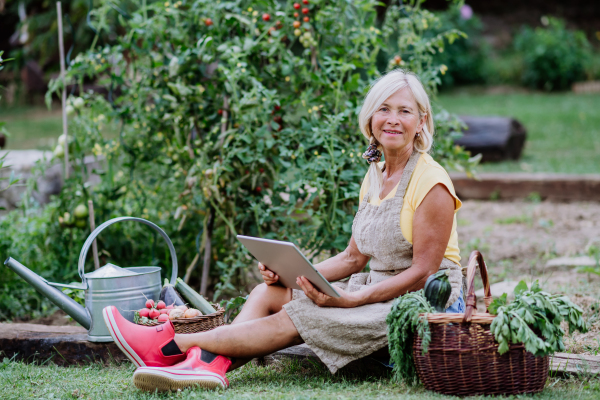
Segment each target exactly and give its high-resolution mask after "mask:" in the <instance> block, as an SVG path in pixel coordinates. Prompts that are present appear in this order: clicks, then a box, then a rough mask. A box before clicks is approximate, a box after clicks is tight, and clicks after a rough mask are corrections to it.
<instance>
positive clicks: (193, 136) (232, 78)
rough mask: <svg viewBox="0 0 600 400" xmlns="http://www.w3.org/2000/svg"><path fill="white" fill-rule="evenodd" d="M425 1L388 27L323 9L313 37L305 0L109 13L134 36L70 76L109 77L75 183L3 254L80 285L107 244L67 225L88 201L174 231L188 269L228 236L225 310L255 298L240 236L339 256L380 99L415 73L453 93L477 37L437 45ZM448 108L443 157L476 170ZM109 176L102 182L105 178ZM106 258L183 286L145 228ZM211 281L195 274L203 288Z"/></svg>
mask: <svg viewBox="0 0 600 400" xmlns="http://www.w3.org/2000/svg"><path fill="white" fill-rule="evenodd" d="M421 3H422V2H421V1H412V2H407V3H406V4H403V5H402V6H400V7H398V6H390V7H389V8H388V9H387V14H386V15H385V18H384V20H380V21H378V20H377V19H376V16H377V14H376V12H375V9H374V7H375V6H376V5H377V4H378V3H377V2H376V1H373V0H359V1H352V2H349V1H344V0H334V1H327V2H326V1H323V0H315V1H310V3H309V4H308V5H306V6H305V5H303V6H302V7H306V8H308V9H309V11H308V14H306V16H308V17H309V22H301V26H300V28H298V29H299V32H295V29H296V28H295V27H294V26H293V23H294V21H302V18H303V17H304V16H305V14H303V13H302V11H301V10H298V11H296V10H295V9H294V7H293V2H292V1H272V0H261V1H248V0H235V1H220V0H217V1H208V0H196V1H177V2H176V3H171V2H162V1H161V2H148V3H147V4H146V5H143V4H142V5H141V6H140V7H138V8H136V9H134V10H132V11H131V12H130V13H128V14H126V13H123V12H119V11H117V10H115V8H114V7H113V4H112V2H111V1H101V2H100V5H99V7H98V8H97V9H96V10H95V11H94V16H95V18H96V20H97V21H108V20H111V19H114V20H116V21H118V26H117V27H115V26H111V25H109V24H101V23H98V24H97V25H96V29H97V30H98V32H99V37H102V36H103V35H109V34H114V33H115V32H117V33H119V34H118V37H117V38H116V39H115V41H114V44H112V45H107V46H103V47H101V46H95V47H94V48H92V49H90V50H89V51H86V52H83V53H80V54H78V55H77V56H76V57H75V58H74V59H73V61H72V62H71V64H70V65H69V69H68V72H67V78H66V79H67V83H77V84H82V83H83V81H84V80H94V81H96V82H97V83H98V84H100V85H102V86H104V87H105V88H106V89H107V91H108V96H106V97H105V96H102V95H100V94H98V93H91V92H90V93H86V94H84V95H83V96H82V97H83V100H84V103H83V105H81V104H78V102H79V100H78V101H75V100H74V99H72V100H73V101H71V102H70V103H71V107H72V110H73V111H74V114H73V115H72V116H71V118H70V120H69V131H70V134H72V135H73V136H74V138H73V141H72V142H71V143H70V145H69V146H70V153H71V154H70V156H71V159H72V160H73V164H74V173H73V174H72V176H71V178H70V179H68V180H67V181H66V182H65V185H64V188H63V190H62V193H61V194H60V196H58V197H57V198H56V199H55V200H54V201H53V202H52V203H51V204H50V205H49V206H47V207H46V208H45V209H43V210H41V209H38V208H36V207H35V206H34V205H33V203H32V202H31V200H30V197H27V198H26V200H25V201H24V203H23V210H20V211H18V212H15V213H13V214H11V215H10V216H9V217H8V218H6V219H5V220H3V221H2V222H0V224H1V225H2V226H1V227H0V229H1V231H2V232H3V233H2V234H1V236H2V239H1V240H0V253H2V254H5V255H6V254H10V255H12V256H14V257H15V258H17V259H19V260H20V261H22V262H23V264H25V265H27V266H29V267H30V268H32V269H33V270H34V271H36V272H38V273H40V274H42V275H43V276H44V277H46V278H47V279H48V280H56V281H69V280H76V279H77V277H76V274H75V270H76V267H75V265H76V262H75V261H76V258H77V254H78V253H79V251H80V249H81V245H82V243H83V240H84V239H85V237H86V236H87V234H88V233H89V231H88V230H87V229H85V228H84V229H80V228H76V227H65V226H61V225H60V223H59V222H58V217H59V216H62V215H63V214H64V213H65V212H72V210H73V209H74V207H75V206H76V205H77V204H79V203H82V202H85V201H87V200H88V199H91V200H93V201H94V204H95V207H96V220H97V223H100V222H103V221H105V220H107V219H109V218H112V217H117V216H123V215H133V216H139V217H143V218H147V219H149V220H151V221H154V222H156V223H158V224H159V225H161V226H162V227H163V228H164V229H165V230H166V232H167V233H168V234H169V236H170V237H171V238H172V240H173V242H174V244H175V247H176V249H177V251H178V259H179V265H180V269H183V268H184V267H187V266H189V265H190V263H191V262H192V259H193V258H194V257H195V256H196V255H197V254H198V253H200V254H204V247H205V243H206V242H207V237H208V236H210V237H211V244H212V250H211V257H210V260H211V264H210V293H211V294H212V296H214V298H221V297H227V296H230V295H237V294H240V292H241V293H244V292H245V291H247V289H248V287H247V285H248V283H249V282H251V281H252V279H253V278H252V274H251V273H250V272H249V267H250V266H251V265H252V264H253V262H252V258H251V257H250V256H249V255H248V254H247V253H246V252H245V250H244V249H243V248H242V247H241V245H239V244H238V242H237V240H236V238H235V236H236V234H246V235H253V236H261V237H266V238H278V239H283V240H290V241H293V242H295V243H297V244H298V245H299V246H301V247H302V248H303V249H305V250H306V251H307V252H309V253H310V254H311V256H313V257H314V256H317V255H319V254H322V253H323V252H325V253H326V254H335V253H337V252H338V251H340V250H342V249H343V248H345V246H346V244H347V242H348V240H349V238H350V235H351V227H352V220H353V217H354V213H355V211H356V209H357V204H358V201H357V196H358V192H359V187H360V180H361V179H362V177H363V176H364V174H365V172H366V169H367V165H366V164H365V163H364V162H363V160H362V159H361V157H360V155H361V153H362V152H363V151H364V149H365V146H366V141H365V140H364V139H363V138H362V135H361V134H360V131H359V128H358V126H357V120H358V113H359V111H360V107H361V103H362V100H363V98H364V95H365V94H366V91H367V90H368V87H369V85H370V84H371V83H372V82H373V81H374V80H375V79H376V78H377V77H379V76H380V75H381V74H382V73H384V72H385V71H386V70H390V69H393V68H397V67H402V68H407V69H410V70H411V71H414V72H416V73H417V74H419V76H420V78H421V80H422V82H423V84H424V86H425V87H426V88H427V90H428V91H429V92H430V94H431V95H435V93H436V88H437V86H438V85H439V84H440V76H441V74H442V73H443V72H444V71H445V70H446V67H445V66H443V65H440V64H438V63H436V62H435V61H434V59H433V55H434V54H436V53H437V52H439V51H440V50H441V49H442V48H443V47H444V45H445V44H446V43H447V42H448V41H454V40H455V39H457V38H458V37H460V36H461V33H460V32H459V31H457V30H454V29H450V30H448V31H443V32H440V31H436V32H435V33H434V34H429V33H431V32H433V31H432V29H438V28H439V27H440V22H439V19H438V17H436V16H435V15H434V14H433V13H431V12H429V11H427V10H424V9H422V8H421ZM294 12H299V13H300V14H299V16H298V17H295V16H294ZM265 13H267V14H269V16H270V18H262V16H263V14H265ZM209 19H210V21H209ZM298 33H299V34H300V36H297V34H298ZM300 38H302V40H300ZM98 42H99V41H98ZM395 56H400V57H401V60H402V61H400V62H398V61H395V60H397V59H395ZM378 66H379V67H378ZM61 90H62V81H60V80H55V81H52V82H51V84H50V90H49V92H48V95H47V98H48V99H50V98H51V96H52V95H53V94H55V93H57V94H58V93H60V92H61ZM436 111H437V113H436V114H437V119H436V125H437V128H436V129H437V137H436V144H435V147H434V149H433V156H434V158H436V159H437V160H438V161H440V162H441V163H442V164H443V165H445V166H446V167H448V168H453V169H466V170H467V171H468V172H470V171H471V168H472V167H473V166H474V164H475V163H476V159H471V158H470V156H469V154H468V153H465V152H464V151H463V150H462V149H461V148H459V147H456V146H454V145H453V144H452V138H453V136H454V135H457V134H456V133H451V132H453V131H459V130H460V124H459V123H458V122H457V121H456V120H455V119H454V118H453V117H451V116H450V115H448V113H446V112H443V110H436ZM111 131H113V132H114V131H116V132H118V135H116V136H117V137H116V138H115V137H114V135H113V136H111V135H109V134H107V132H111ZM91 154H93V155H94V156H95V157H96V158H97V160H98V163H99V165H100V167H99V168H96V169H95V170H93V171H90V170H87V168H86V167H85V164H84V158H85V157H86V155H87V156H89V155H91ZM45 167H46V166H45V165H44V164H40V165H39V166H38V168H39V170H40V173H41V172H42V171H43V169H44V168H45ZM92 175H94V176H97V177H99V183H97V184H95V185H92V184H91V183H90V182H89V179H90V177H91V176H92ZM30 186H31V187H30V192H31V191H33V190H35V187H34V185H33V183H31V182H30ZM23 227H27V228H26V229H24V228H23ZM17 230H18V232H26V233H25V234H21V233H18V232H17ZM99 247H100V249H102V250H103V253H102V254H103V262H108V261H113V262H115V263H116V264H117V265H120V266H133V265H148V264H152V265H162V266H164V267H165V273H169V271H168V268H169V267H168V265H169V263H168V258H167V257H168V254H167V252H166V251H165V246H164V244H163V243H160V241H156V240H154V239H153V236H152V234H151V232H148V230H147V229H145V228H144V227H143V226H142V227H139V226H136V225H134V224H131V223H125V224H124V225H123V226H114V227H111V228H110V229H109V230H108V232H107V233H103V234H102V235H101V239H100V243H99ZM90 264H91V262H90ZM200 269H201V266H199V267H196V269H195V270H193V271H190V272H191V273H190V276H191V279H190V283H191V284H192V286H196V287H198V283H199V279H200V274H199V272H198V271H199V270H200ZM180 275H183V272H180ZM0 285H2V286H3V287H4V288H5V289H7V290H8V292H7V290H5V291H3V293H5V294H4V295H2V296H3V297H0V307H1V310H2V312H3V315H2V317H3V318H11V317H14V316H19V315H23V314H31V313H32V312H36V311H39V310H43V309H44V307H46V303H45V302H44V300H43V299H41V298H40V297H39V296H38V295H37V294H35V293H34V292H33V290H32V289H29V288H28V287H27V285H26V284H24V283H23V282H21V281H20V280H19V278H18V277H16V276H14V274H12V273H5V274H3V275H2V276H0Z"/></svg>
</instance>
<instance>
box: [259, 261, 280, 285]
mask: <svg viewBox="0 0 600 400" xmlns="http://www.w3.org/2000/svg"><path fill="white" fill-rule="evenodd" d="M258 269H259V270H260V274H261V275H262V278H263V280H264V281H265V283H266V284H267V285H273V284H275V283H277V281H279V275H277V274H276V273H275V272H273V271H271V270H270V269H268V268H267V267H265V266H264V265H263V264H262V263H258Z"/></svg>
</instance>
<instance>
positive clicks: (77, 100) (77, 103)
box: [73, 97, 85, 109]
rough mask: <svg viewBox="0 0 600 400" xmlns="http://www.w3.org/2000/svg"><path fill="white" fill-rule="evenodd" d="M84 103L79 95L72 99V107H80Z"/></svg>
mask: <svg viewBox="0 0 600 400" xmlns="http://www.w3.org/2000/svg"><path fill="white" fill-rule="evenodd" d="M84 105H85V101H83V99H82V98H81V97H75V98H74V99H73V107H75V108H78V109H79V108H82V107H83V106H84Z"/></svg>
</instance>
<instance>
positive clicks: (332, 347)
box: [104, 70, 464, 390]
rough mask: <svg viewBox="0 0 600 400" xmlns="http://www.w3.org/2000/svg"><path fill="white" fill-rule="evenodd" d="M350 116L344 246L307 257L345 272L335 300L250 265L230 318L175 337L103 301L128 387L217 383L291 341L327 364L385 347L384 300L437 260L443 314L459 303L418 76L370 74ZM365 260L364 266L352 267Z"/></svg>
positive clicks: (409, 286) (449, 229) (453, 207)
mask: <svg viewBox="0 0 600 400" xmlns="http://www.w3.org/2000/svg"><path fill="white" fill-rule="evenodd" d="M359 123H360V128H361V131H362V133H363V135H364V136H365V137H366V138H367V139H368V140H369V147H368V149H367V151H366V152H365V154H364V155H363V157H364V158H367V159H368V161H369V163H370V167H369V171H368V172H367V176H365V179H364V181H363V184H362V187H361V191H360V205H359V208H358V212H357V213H356V216H355V217H354V223H353V226H352V237H351V238H350V242H349V244H348V247H347V248H346V250H344V251H343V252H342V253H340V254H338V255H336V256H335V257H332V258H330V259H328V260H326V261H324V262H322V263H320V264H318V265H316V268H317V269H318V270H319V272H321V274H322V275H323V276H324V277H325V278H326V279H327V280H329V281H340V280H342V279H344V278H347V277H350V279H349V280H348V281H346V282H336V283H335V285H336V287H337V290H338V292H339V293H340V295H341V297H339V298H333V297H329V296H327V295H325V294H323V293H321V292H319V291H317V290H316V289H315V288H314V287H313V286H312V285H311V283H310V282H309V281H308V280H307V279H306V278H304V277H299V278H298V280H297V283H298V284H299V285H300V287H301V288H302V290H301V291H300V290H292V289H289V288H285V287H282V286H280V285H275V283H277V281H278V276H277V275H275V274H274V273H273V272H272V271H270V270H269V269H268V268H267V267H266V266H264V265H262V264H259V269H260V272H261V274H262V276H263V279H264V283H263V284H260V285H258V286H257V287H256V288H255V289H254V290H253V291H252V293H251V294H250V297H249V298H248V301H247V302H246V304H245V305H244V307H243V309H242V311H241V312H240V314H239V315H238V317H237V318H236V319H235V321H234V322H233V323H232V324H231V325H227V326H222V327H219V328H216V329H213V330H211V331H208V332H201V333H195V334H175V333H174V331H173V326H172V324H171V323H170V322H167V323H166V324H164V325H161V326H158V327H152V328H149V327H143V326H139V325H135V324H132V323H130V322H128V321H126V320H125V319H124V318H123V317H121V315H120V314H119V313H118V311H117V309H116V307H107V308H105V309H104V319H105V322H106V324H107V326H108V327H109V331H110V332H111V335H112V336H113V338H114V339H115V342H116V343H117V345H118V346H119V347H120V348H121V350H123V352H124V353H125V354H126V355H127V356H128V357H129V358H130V359H131V361H132V362H133V363H134V364H136V365H137V366H138V367H140V368H138V369H137V370H136V372H135V373H134V383H135V384H136V386H138V387H139V388H142V389H148V390H155V389H159V390H168V389H177V388H183V387H187V386H191V385H200V386H204V387H217V386H219V387H227V386H228V384H229V383H228V381H227V379H226V378H225V373H226V372H227V371H228V370H232V369H234V368H237V367H239V366H241V365H243V364H244V363H246V362H248V361H249V360H250V359H251V358H253V357H258V356H264V355H266V354H270V353H272V352H274V351H277V350H279V349H283V348H285V347H289V346H292V345H295V344H300V343H302V342H305V343H306V344H307V345H308V346H309V347H310V348H311V349H312V350H313V351H314V352H315V353H316V354H317V356H318V357H319V358H320V359H321V360H322V361H323V362H324V363H325V364H326V365H327V367H328V368H329V370H330V371H331V372H332V373H333V372H336V371H337V370H338V369H339V368H341V367H343V366H344V365H346V364H348V363H349V362H351V361H353V360H356V359H358V358H362V357H365V356H367V355H369V354H371V353H373V352H375V351H377V350H379V349H381V348H383V347H385V346H387V343H388V341H387V336H386V333H387V332H386V328H387V327H386V323H385V318H386V316H387V314H388V313H389V311H390V309H391V305H392V300H393V299H395V298H396V297H398V296H402V295H403V294H405V293H407V292H412V291H416V290H419V289H421V288H423V286H424V285H425V282H426V280H427V278H428V277H429V276H430V275H431V274H433V273H435V272H437V271H438V270H439V269H446V270H448V272H449V280H450V283H451V285H452V293H451V295H450V299H449V300H448V303H447V305H446V307H447V308H448V310H447V311H452V312H463V310H464V302H463V299H462V295H461V283H462V274H461V268H460V264H459V261H460V256H459V251H458V238H457V234H456V217H455V214H456V211H457V210H458V209H459V208H460V206H461V203H460V200H459V199H458V198H457V196H456V194H455V192H454V188H453V186H452V182H451V180H450V178H449V177H448V174H447V173H446V171H445V170H444V169H443V168H442V167H441V166H440V165H439V164H438V163H437V162H435V161H434V160H433V159H432V158H431V157H430V156H429V155H428V154H427V152H428V151H429V150H430V148H431V144H432V142H433V138H432V136H433V131H434V124H433V116H432V113H431V105H430V102H429V98H428V96H427V94H426V92H425V90H424V88H423V86H422V84H421V83H420V81H419V79H418V78H417V77H416V76H415V75H414V74H411V73H407V72H404V71H402V70H395V71H392V72H390V73H388V74H386V75H385V76H383V77H382V78H380V79H379V80H378V81H377V82H376V83H375V84H374V85H373V86H372V88H371V90H370V91H369V93H368V94H367V96H366V98H365V102H364V105H363V107H362V110H361V112H360V116H359ZM379 149H381V150H382V151H383V155H384V156H385V162H384V163H382V165H380V164H379V161H380V158H381V151H380V150H379ZM369 260H370V272H368V273H360V271H362V270H363V269H364V268H365V266H366V265H367V263H368V262H369Z"/></svg>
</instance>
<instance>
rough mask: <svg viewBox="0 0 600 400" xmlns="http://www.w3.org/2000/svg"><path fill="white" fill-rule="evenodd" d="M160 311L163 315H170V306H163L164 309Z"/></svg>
mask: <svg viewBox="0 0 600 400" xmlns="http://www.w3.org/2000/svg"><path fill="white" fill-rule="evenodd" d="M159 313H160V315H163V314H167V315H169V309H168V308H163V309H162V310H160V311H159Z"/></svg>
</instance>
